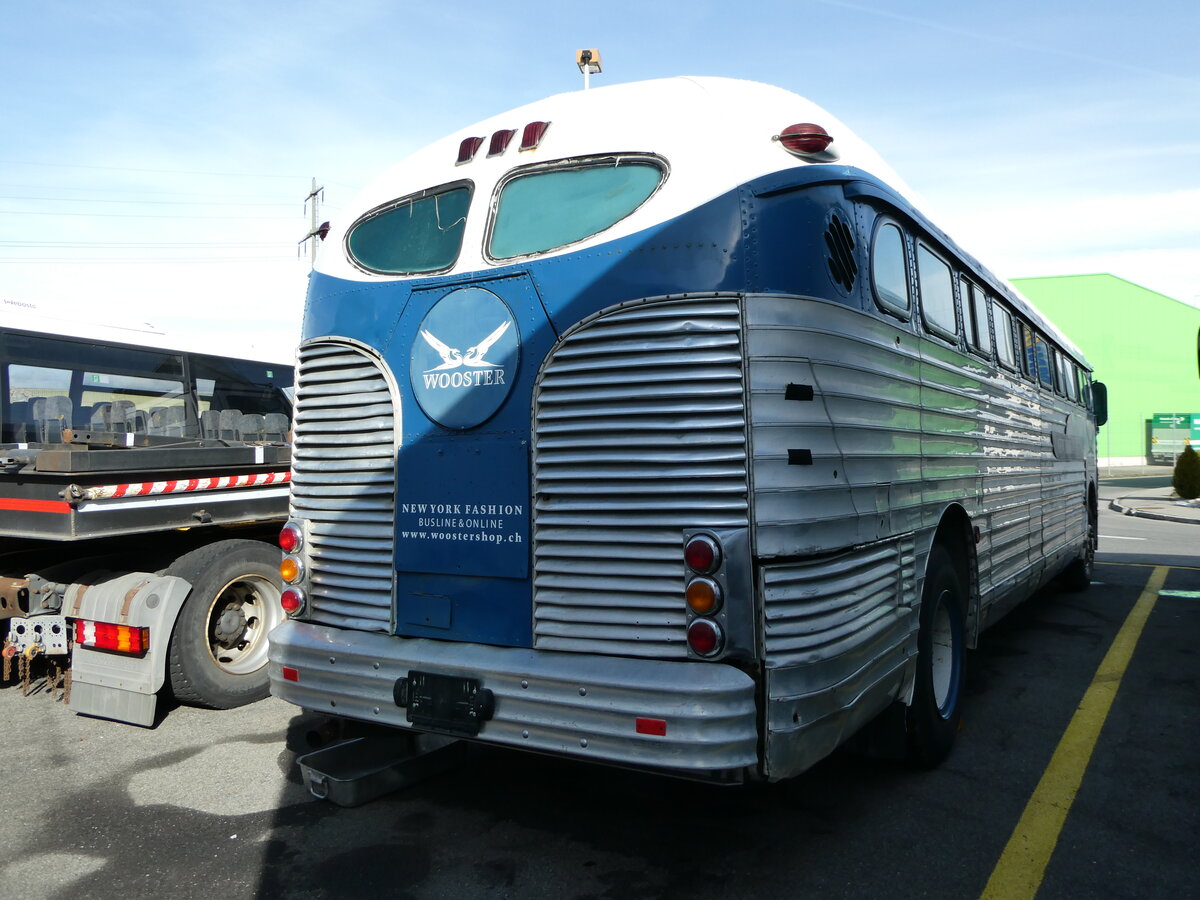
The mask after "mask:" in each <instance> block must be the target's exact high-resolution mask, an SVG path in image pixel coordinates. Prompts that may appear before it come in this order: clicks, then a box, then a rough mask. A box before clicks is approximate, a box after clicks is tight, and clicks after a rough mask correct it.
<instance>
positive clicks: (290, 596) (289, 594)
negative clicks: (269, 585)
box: [279, 588, 306, 616]
mask: <svg viewBox="0 0 1200 900" xmlns="http://www.w3.org/2000/svg"><path fill="white" fill-rule="evenodd" d="M305 602H306V601H305V597H304V591H302V590H300V588H288V589H287V590H285V591H284V592H283V593H282V594H280V595H279V605H280V606H282V607H283V611H284V612H285V613H287V614H288V615H289V616H294V615H296V614H297V613H299V612H302V611H303V610H304V605H305Z"/></svg>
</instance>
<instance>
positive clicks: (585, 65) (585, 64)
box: [575, 47, 601, 91]
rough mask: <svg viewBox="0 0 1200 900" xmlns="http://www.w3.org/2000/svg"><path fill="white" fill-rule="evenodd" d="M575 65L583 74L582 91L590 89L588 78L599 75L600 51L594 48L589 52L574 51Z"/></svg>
mask: <svg viewBox="0 0 1200 900" xmlns="http://www.w3.org/2000/svg"><path fill="white" fill-rule="evenodd" d="M575 64H576V65H577V66H579V71H580V72H582V73H583V89H584V90H585V91H586V90H587V89H588V87H590V85H589V83H588V78H589V76H591V75H599V74H600V72H601V68H600V51H599V50H597V49H596V48H594V47H593V48H592V49H591V50H576V51H575Z"/></svg>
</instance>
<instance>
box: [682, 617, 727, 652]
mask: <svg viewBox="0 0 1200 900" xmlns="http://www.w3.org/2000/svg"><path fill="white" fill-rule="evenodd" d="M687 642H688V647H689V648H690V649H691V651H692V652H693V653H695V654H696V655H697V656H715V655H716V654H718V653H720V652H721V649H722V648H723V647H724V646H725V635H724V634H723V633H722V632H721V626H720V625H718V624H717V623H716V622H714V621H713V620H712V619H696V620H695V621H693V622H692V624H691V625H689V626H688V630H687Z"/></svg>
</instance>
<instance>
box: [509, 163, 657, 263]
mask: <svg viewBox="0 0 1200 900" xmlns="http://www.w3.org/2000/svg"><path fill="white" fill-rule="evenodd" d="M663 175H664V171H663V169H662V167H661V166H659V165H658V164H657V163H652V162H648V161H646V160H620V159H613V158H607V159H603V160H595V161H592V162H588V163H585V164H582V165H579V164H575V165H571V166H570V167H565V166H564V167H560V168H545V169H539V170H537V171H531V172H526V173H524V174H518V175H517V176H516V177H514V178H511V179H510V180H509V181H507V182H505V184H504V186H503V187H501V188H500V195H499V197H498V198H497V199H496V217H495V221H494V222H493V224H492V234H491V239H490V241H489V245H488V253H489V254H490V255H491V256H492V257H493V258H495V259H509V258H511V257H514V256H526V255H528V254H530V253H542V252H544V251H546V250H553V249H554V248H556V247H564V246H566V245H567V244H574V243H576V242H577V241H582V240H583V239H584V238H588V237H591V236H592V235H593V234H597V233H599V232H601V231H603V230H604V229H606V228H609V227H611V226H613V225H615V224H616V223H617V222H619V221H621V220H622V219H624V218H625V217H626V216H628V215H629V214H630V213H632V212H633V211H634V210H635V209H637V208H638V207H639V206H641V205H642V204H643V203H645V202H646V199H647V198H648V197H649V196H650V195H651V194H653V193H654V191H655V190H656V189H657V188H658V186H659V184H660V183H661V182H662V180H663Z"/></svg>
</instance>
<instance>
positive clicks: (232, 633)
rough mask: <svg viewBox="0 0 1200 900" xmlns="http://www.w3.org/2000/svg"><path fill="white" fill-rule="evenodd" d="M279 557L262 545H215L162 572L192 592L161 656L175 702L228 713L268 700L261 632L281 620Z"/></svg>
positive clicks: (264, 637) (264, 638)
mask: <svg viewBox="0 0 1200 900" xmlns="http://www.w3.org/2000/svg"><path fill="white" fill-rule="evenodd" d="M279 558H280V552H279V550H278V548H276V547H272V546H271V545H270V544H265V543H263V542H261V541H247V540H230V541H219V542H217V543H215V544H209V545H208V546H205V547H201V548H199V549H198V550H193V551H192V552H191V553H186V554H184V555H183V556H181V557H179V559H177V560H175V562H173V563H172V564H171V565H170V567H169V568H168V569H167V570H166V572H165V573H164V574H166V575H176V576H178V577H180V578H182V579H184V580H185V581H187V582H189V583H190V584H191V586H192V589H191V591H190V592H189V593H188V597H187V600H186V601H185V602H184V604H183V609H181V610H180V612H179V617H178V618H177V619H176V620H175V628H174V630H173V632H172V634H171V643H170V647H169V649H168V653H167V675H168V678H169V680H170V685H171V692H172V693H173V694H174V695H175V698H176V699H177V700H179V701H180V702H182V703H189V704H192V705H195V706H205V707H208V708H210V709H232V708H233V707H235V706H242V705H244V704H246V703H253V702H254V701H255V700H261V699H262V698H263V697H266V696H267V694H268V693H269V690H270V685H269V683H268V680H267V634H268V633H269V632H270V631H271V629H272V628H274V627H275V626H276V625H278V624H279V622H280V621H282V619H283V608H282V607H281V606H280V605H279V595H280V593H281V582H280V578H279Z"/></svg>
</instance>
